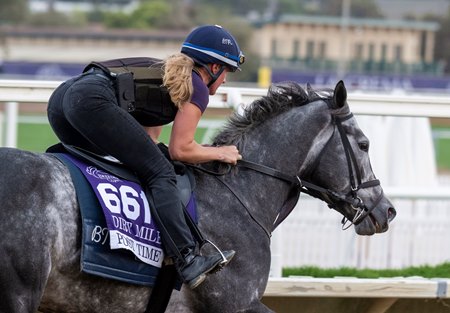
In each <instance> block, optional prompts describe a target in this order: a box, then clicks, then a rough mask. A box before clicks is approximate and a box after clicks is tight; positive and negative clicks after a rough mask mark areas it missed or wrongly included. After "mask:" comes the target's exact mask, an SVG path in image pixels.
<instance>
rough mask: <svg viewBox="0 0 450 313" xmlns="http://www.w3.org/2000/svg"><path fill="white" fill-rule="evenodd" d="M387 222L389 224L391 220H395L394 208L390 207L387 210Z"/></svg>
mask: <svg viewBox="0 0 450 313" xmlns="http://www.w3.org/2000/svg"><path fill="white" fill-rule="evenodd" d="M387 213H388V220H389V222H392V220H393V219H394V218H395V216H396V215H397V211H395V209H394V208H392V207H390V208H389V209H388V212H387Z"/></svg>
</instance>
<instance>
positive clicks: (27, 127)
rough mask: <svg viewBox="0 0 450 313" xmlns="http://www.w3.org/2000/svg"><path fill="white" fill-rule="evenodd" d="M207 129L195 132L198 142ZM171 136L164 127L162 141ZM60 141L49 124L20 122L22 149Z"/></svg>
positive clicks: (40, 148) (36, 148) (39, 149)
mask: <svg viewBox="0 0 450 313" xmlns="http://www.w3.org/2000/svg"><path fill="white" fill-rule="evenodd" d="M206 131H207V129H205V128H199V129H197V132H196V134H195V138H196V140H197V141H198V142H202V139H203V136H204V135H205V133H206ZM169 138H170V126H166V127H164V128H163V131H162V133H161V136H160V141H162V142H164V143H166V144H167V143H168V142H169ZM57 142H58V138H57V137H56V135H55V134H54V133H53V130H52V129H51V127H50V126H49V125H48V124H28V123H19V126H18V131H17V147H18V148H20V149H24V150H28V151H34V152H44V151H45V149H46V148H47V147H49V146H51V145H53V144H55V143H57Z"/></svg>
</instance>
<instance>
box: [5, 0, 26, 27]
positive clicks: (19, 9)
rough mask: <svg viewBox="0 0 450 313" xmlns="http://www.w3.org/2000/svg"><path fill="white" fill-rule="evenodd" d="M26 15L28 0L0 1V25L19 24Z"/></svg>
mask: <svg viewBox="0 0 450 313" xmlns="http://www.w3.org/2000/svg"><path fill="white" fill-rule="evenodd" d="M28 13H29V11H28V0H1V1H0V24H20V23H22V22H23V21H24V20H25V19H26V18H27V16H28Z"/></svg>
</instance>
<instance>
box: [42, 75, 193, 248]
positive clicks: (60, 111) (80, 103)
mask: <svg viewBox="0 0 450 313" xmlns="http://www.w3.org/2000/svg"><path fill="white" fill-rule="evenodd" d="M48 119H49V122H50V125H51V127H52V128H53V130H54V132H55V133H56V135H57V136H58V138H59V139H60V140H61V142H63V143H66V144H70V145H74V146H78V147H80V148H83V149H86V150H90V151H93V152H97V153H101V154H108V155H111V156H113V157H115V158H116V159H118V160H120V161H121V162H122V163H124V164H125V165H126V166H128V167H129V168H130V169H131V170H133V171H134V172H135V173H136V174H137V175H138V177H139V179H140V180H141V182H142V183H143V185H144V188H145V190H146V195H147V198H148V200H149V202H150V205H151V206H154V207H155V209H156V212H157V214H158V215H159V218H160V224H161V223H162V224H163V225H159V226H160V230H161V236H162V242H163V245H164V247H165V249H166V252H167V254H168V255H169V256H177V255H179V254H178V253H177V251H174V250H175V247H174V246H173V245H171V244H170V242H169V240H170V238H171V239H172V240H173V242H174V243H175V246H176V249H177V250H178V251H181V250H183V249H185V248H193V247H194V246H195V242H194V240H193V237H192V234H191V232H190V229H189V227H188V226H187V224H186V220H185V217H184V213H183V207H182V203H181V200H180V199H179V196H178V190H177V186H176V176H175V172H174V169H173V166H172V165H171V164H170V162H169V161H168V160H167V159H166V158H165V157H164V155H163V154H162V153H161V151H160V150H159V148H158V147H157V145H156V144H155V143H154V142H153V141H152V140H151V139H150V137H149V136H148V135H147V133H146V132H145V130H144V128H143V127H142V126H141V125H140V124H139V123H138V122H137V121H136V120H135V119H134V118H133V117H132V116H131V115H130V114H129V113H127V112H126V111H125V110H123V109H121V108H120V107H119V106H118V103H117V100H116V96H115V91H114V87H113V83H112V81H111V80H110V79H109V78H108V77H106V76H104V75H103V74H102V73H101V72H97V71H96V72H93V73H89V74H83V75H80V76H78V77H75V78H72V79H69V80H68V81H66V82H65V83H63V84H62V85H61V86H59V87H58V88H57V89H56V90H55V91H54V93H53V94H52V96H51V98H50V100H49V104H48ZM164 228H165V229H166V231H167V233H168V234H166V232H165V231H164ZM169 237H170V238H169Z"/></svg>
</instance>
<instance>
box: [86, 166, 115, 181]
mask: <svg viewBox="0 0 450 313" xmlns="http://www.w3.org/2000/svg"><path fill="white" fill-rule="evenodd" d="M86 173H88V174H89V175H91V176H94V177H95V178H98V179H103V180H107V181H109V182H111V183H117V182H120V181H121V180H120V179H119V178H117V177H116V176H113V175H110V174H108V173H105V172H103V171H101V170H99V169H97V168H96V167H94V166H88V167H87V168H86Z"/></svg>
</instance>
